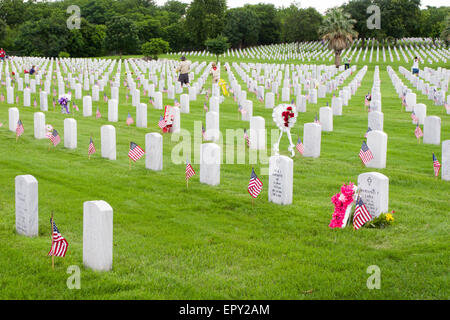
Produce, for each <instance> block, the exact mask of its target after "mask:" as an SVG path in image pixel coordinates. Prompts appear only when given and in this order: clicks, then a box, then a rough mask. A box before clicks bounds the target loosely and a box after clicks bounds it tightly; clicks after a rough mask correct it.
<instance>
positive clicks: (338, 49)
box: [319, 8, 358, 68]
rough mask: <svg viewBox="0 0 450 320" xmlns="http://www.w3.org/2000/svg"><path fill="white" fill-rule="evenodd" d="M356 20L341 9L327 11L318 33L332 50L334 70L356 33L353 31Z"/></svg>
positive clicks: (339, 63)
mask: <svg viewBox="0 0 450 320" xmlns="http://www.w3.org/2000/svg"><path fill="white" fill-rule="evenodd" d="M355 23H356V20H354V19H352V18H351V16H350V14H348V13H346V12H344V11H343V10H342V8H332V9H330V10H328V12H327V14H326V16H325V19H324V20H323V23H322V25H321V26H320V29H319V32H320V34H321V35H322V39H323V40H326V41H328V48H329V49H331V50H334V57H335V59H334V63H335V64H336V68H339V66H340V65H341V53H342V50H344V49H346V48H348V47H349V46H350V45H351V43H352V42H353V38H356V37H357V36H358V33H357V32H356V31H355V30H354V29H353V25H354V24H355Z"/></svg>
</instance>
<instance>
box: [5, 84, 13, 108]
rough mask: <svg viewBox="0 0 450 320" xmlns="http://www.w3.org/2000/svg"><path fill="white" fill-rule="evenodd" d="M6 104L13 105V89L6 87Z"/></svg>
mask: <svg viewBox="0 0 450 320" xmlns="http://www.w3.org/2000/svg"><path fill="white" fill-rule="evenodd" d="M6 102H7V103H8V104H13V103H14V88H13V87H8V88H7V89H6Z"/></svg>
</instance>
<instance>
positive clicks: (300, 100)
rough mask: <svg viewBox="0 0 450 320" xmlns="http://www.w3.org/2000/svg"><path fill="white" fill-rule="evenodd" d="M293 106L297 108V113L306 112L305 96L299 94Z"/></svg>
mask: <svg viewBox="0 0 450 320" xmlns="http://www.w3.org/2000/svg"><path fill="white" fill-rule="evenodd" d="M295 105H296V106H297V112H306V96H304V95H301V94H299V95H298V96H297V99H296V103H295Z"/></svg>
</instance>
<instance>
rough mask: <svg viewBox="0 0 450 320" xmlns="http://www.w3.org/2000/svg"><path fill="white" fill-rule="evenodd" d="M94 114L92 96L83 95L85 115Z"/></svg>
mask: <svg viewBox="0 0 450 320" xmlns="http://www.w3.org/2000/svg"><path fill="white" fill-rule="evenodd" d="M90 116H92V98H91V96H84V97H83V117H90Z"/></svg>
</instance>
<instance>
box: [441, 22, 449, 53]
mask: <svg viewBox="0 0 450 320" xmlns="http://www.w3.org/2000/svg"><path fill="white" fill-rule="evenodd" d="M441 39H442V40H444V41H445V42H446V44H447V46H448V45H449V44H450V16H447V19H446V20H445V27H444V29H443V30H442V32H441Z"/></svg>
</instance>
